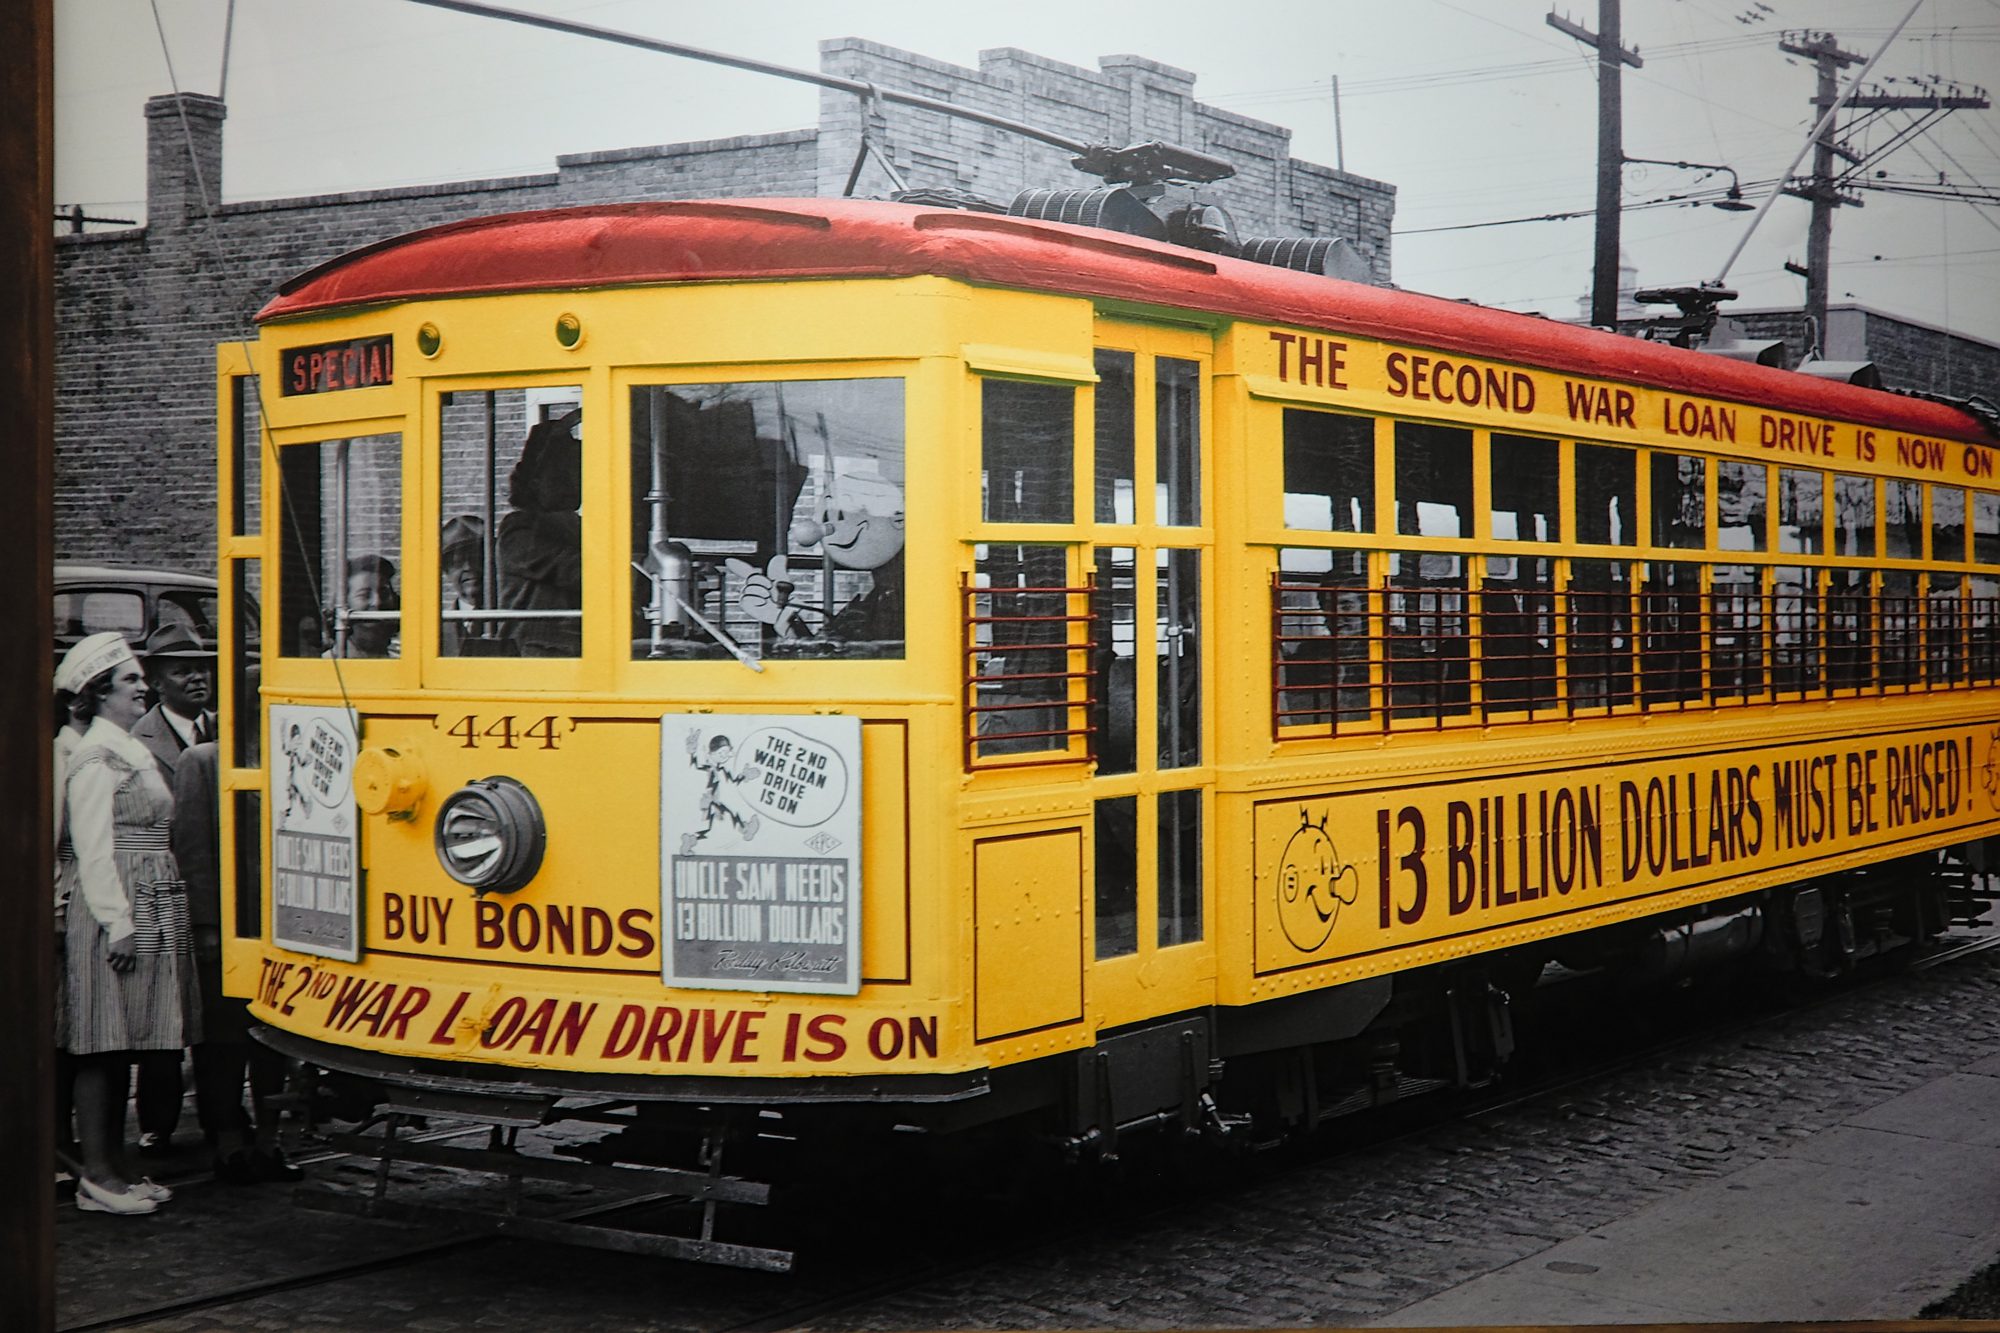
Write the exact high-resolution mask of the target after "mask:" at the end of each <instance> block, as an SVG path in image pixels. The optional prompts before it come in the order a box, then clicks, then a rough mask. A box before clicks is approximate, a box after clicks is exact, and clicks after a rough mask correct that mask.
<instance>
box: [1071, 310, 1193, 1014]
mask: <svg viewBox="0 0 2000 1333" xmlns="http://www.w3.org/2000/svg"><path fill="white" fill-rule="evenodd" d="M1096 344H1097V345H1096V350H1095V360H1096V365H1095V369H1096V371H1097V375H1098V382H1097V385H1096V387H1095V390H1094V406H1093V408H1092V421H1091V427H1092V467H1091V475H1092V478H1093V480H1092V490H1093V494H1092V495H1091V496H1090V497H1089V498H1088V500H1087V501H1085V504H1086V505H1087V508H1086V511H1085V512H1086V515H1087V518H1088V520H1089V526H1088V528H1087V532H1088V535H1089V541H1088V544H1087V545H1086V547H1085V552H1086V555H1085V559H1086V561H1087V565H1086V568H1087V569H1088V570H1089V571H1090V572H1093V573H1094V574H1095V575H1096V586H1097V594H1096V596H1097V614H1098V616H1099V621H1098V629H1097V634H1096V639H1097V644H1098V648H1097V654H1096V655H1097V658H1098V660H1097V663H1096V666H1097V670H1098V673H1099V675H1098V678H1097V680H1096V682H1095V686H1094V689H1093V693H1094V694H1095V696H1096V698H1097V704H1096V706H1095V710H1094V711H1095V716H1094V717H1093V718H1092V722H1093V725H1094V727H1095V731H1096V736H1095V745H1096V749H1097V754H1098V762H1097V765H1096V768H1095V769H1094V771H1093V774H1092V777H1091V778H1090V788H1091V792H1090V796H1091V812H1092V821H1091V822H1092V844H1093V848H1094V852H1093V855H1092V861H1093V863H1094V886H1095V887H1094V896H1093V900H1092V903H1091V908H1090V910H1091V914H1092V922H1091V929H1090V931H1089V932H1088V938H1089V939H1090V941H1091V944H1090V950H1089V952H1090V954H1091V963H1090V983H1089V986H1088V995H1089V997H1090V1008H1091V1011H1092V1017H1093V1019H1094V1021H1095V1023H1096V1025H1097V1026H1098V1027H1099V1028H1100V1029H1102V1028H1108V1027H1115V1026H1117V1025H1119V1024H1122V1023H1129V1022H1134V1021H1137V1020H1140V1019H1144V1018H1149V1017H1153V1016H1156V1015H1159V1014H1165V1013H1174V1012H1177V1011H1179V1010H1183V1009H1189V1008H1194V1007H1196V1006H1199V1005H1204V1004H1208V1003H1211V1002H1212V1001H1213V999H1214V980H1215V948H1214V943H1213V941H1212V939H1211V937H1210V926H1211V922H1212V917H1213V913H1212V899H1211V897H1210V883H1211V881H1212V878H1213V876H1212V873H1211V871H1210V869H1209V867H1210V865H1211V861H1212V858H1211V855H1210V842H1211V838H1210V830H1211V829H1212V828H1213V822H1214V817H1215V816H1214V768H1213V763H1214V757H1213V734H1212V728H1211V725H1210V718H1211V717H1212V716H1213V712H1214V709H1213V707H1212V705H1211V702H1210V696H1211V693H1212V690H1211V686H1210V675H1209V668H1210V664H1211V663H1212V662H1213V660H1214V658H1213V653H1212V651H1211V639H1212V637H1213V636H1212V632H1211V626H1212V616H1211V612H1210V605H1209V589H1210V588H1211V587H1212V585H1213V577H1214V576H1213V572H1212V570H1211V568H1210V566H1211V563H1212V559H1211V557H1212V555H1213V551H1214V542H1213V538H1212V534H1213V531H1214V527H1213V524H1214V514H1213V504H1212V495H1211V492H1210V485H1209V480H1208V479H1209V477H1210V476H1211V475H1212V473H1213V466H1212V464H1211V462H1210V455H1211V452H1212V451H1211V450H1210V448H1209V444H1208V441H1209V424H1208V423H1209V421H1210V417H1211V408H1210V405H1209V398H1210V394H1209V391H1208V386H1209V382H1210V381H1209V367H1210V354H1211V351H1212V348H1213V342H1212V339H1211V338H1210V337H1209V336H1208V335H1207V334H1205V333H1201V332H1196V331H1193V330H1188V329H1180V328H1162V327H1156V326H1149V325H1141V324H1134V323H1127V322H1122V321H1110V320H1100V321H1099V323H1098V326H1097V336H1096Z"/></svg>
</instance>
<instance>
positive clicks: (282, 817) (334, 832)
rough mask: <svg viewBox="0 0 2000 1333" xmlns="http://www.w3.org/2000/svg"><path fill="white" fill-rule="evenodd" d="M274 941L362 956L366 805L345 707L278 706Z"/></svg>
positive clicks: (349, 957)
mask: <svg viewBox="0 0 2000 1333" xmlns="http://www.w3.org/2000/svg"><path fill="white" fill-rule="evenodd" d="M271 743H272V748H273V749H274V750H276V751H277V753H276V755H275V756H274V758H273V761H272V764H271V778H272V782H273V784H274V789H273V790H272V792H271V793H270V794H269V795H268V796H267V797H266V798H265V799H266V801H267V802H268V803H269V805H270V810H271V942H272V943H273V944H276V945H277V946H278V947H279V948H282V949H297V950H298V951H299V952H301V953H312V954H319V955H320V956H321V957H324V958H339V959H342V960H343V961H346V962H349V963H352V962H356V961H358V960H359V959H360V957H361V895H360V894H359V893H358V892H356V887H357V886H356V884H355V875H356V868H357V867H358V866H359V864H360V858H359V856H357V855H356V852H357V849H358V844H359V838H360V812H359V810H358V808H357V807H356V805H355V802H354V751H355V743H354V726H353V723H352V722H351V721H350V720H349V717H348V713H347V710H346V709H345V708H318V707H305V706H301V705H298V704H273V705H272V706H271Z"/></svg>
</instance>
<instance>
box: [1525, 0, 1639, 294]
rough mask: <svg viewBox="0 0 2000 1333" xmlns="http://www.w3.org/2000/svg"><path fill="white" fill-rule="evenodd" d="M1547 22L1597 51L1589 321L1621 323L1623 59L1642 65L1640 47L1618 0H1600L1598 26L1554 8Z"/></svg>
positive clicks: (1623, 132)
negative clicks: (1630, 42) (1633, 45)
mask: <svg viewBox="0 0 2000 1333" xmlns="http://www.w3.org/2000/svg"><path fill="white" fill-rule="evenodd" d="M1547 17H1548V23H1549V26H1550V27H1551V28H1554V29H1555V30H1556V31H1558V32H1564V33H1568V34H1569V35H1570V36H1571V37H1574V38H1576V39H1577V40H1578V41H1579V42H1582V43H1583V44H1584V45H1585V46H1588V47H1592V48H1594V49H1595V50H1596V51H1597V244H1596V247H1595V254H1594V255H1593V258H1592V264H1591V280H1590V322H1591V323H1592V324H1598V325H1602V326H1604V327H1605V328H1613V329H1615V328H1617V327H1618V213H1619V210H1620V209H1621V208H1623V207H1624V202H1623V199H1622V198H1621V195H1622V194H1623V189H1624V174H1625V122H1624V110H1623V106H1624V104H1623V101H1622V93H1621V90H1620V88H1619V77H1618V76H1619V74H1620V72H1621V71H1620V70H1619V68H1618V67H1619V65H1620V64H1621V63H1623V64H1626V65H1630V66H1631V67H1632V68H1634V69H1641V68H1643V67H1644V66H1645V63H1646V62H1645V61H1643V60H1641V59H1639V53H1638V51H1637V50H1631V51H1627V50H1626V49H1625V48H1624V47H1623V46H1621V45H1619V41H1620V34H1619V21H1618V0H1597V31H1596V32H1594V33H1593V32H1592V31H1591V30H1590V29H1588V28H1586V27H1584V26H1583V25H1582V24H1581V23H1574V22H1571V21H1570V20H1569V19H1566V18H1563V17H1560V16H1559V15H1556V14H1550V15H1548V16H1547Z"/></svg>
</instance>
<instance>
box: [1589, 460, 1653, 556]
mask: <svg viewBox="0 0 2000 1333" xmlns="http://www.w3.org/2000/svg"><path fill="white" fill-rule="evenodd" d="M1637 469H1638V461H1637V456H1636V455H1635V454H1634V453H1633V451H1632V450H1630V449H1618V448H1614V447H1612V446H1610V445H1605V444H1578V445H1577V446H1576V539H1577V540H1578V541H1580V542H1586V543H1588V544H1590V545H1592V546H1632V545H1635V544H1637V542H1638V540H1639V524H1638V522H1637V519H1638V513H1639V501H1638V489H1637V483H1636V477H1637Z"/></svg>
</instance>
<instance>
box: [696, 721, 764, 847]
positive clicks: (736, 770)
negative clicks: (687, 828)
mask: <svg viewBox="0 0 2000 1333" xmlns="http://www.w3.org/2000/svg"><path fill="white" fill-rule="evenodd" d="M687 751H688V762H689V763H690V764H692V765H694V767H695V768H696V770H698V771H700V772H702V773H706V774H707V775H708V782H707V785H706V786H704V787H703V788H702V792H701V798H700V806H701V827H700V828H698V829H695V830H694V831H693V832H691V833H683V834H682V835H681V855H682V856H688V855H691V854H692V853H693V851H694V849H695V845H696V844H697V843H699V842H700V841H701V840H702V839H703V838H706V837H707V836H708V835H709V834H710V833H711V832H713V831H714V829H715V823H716V820H717V819H721V820H722V821H723V822H724V823H725V824H727V825H728V826H729V827H731V828H733V829H735V830H736V831H737V832H738V833H740V834H742V835H743V841H745V842H749V841H750V840H751V839H752V838H755V837H756V836H757V827H758V824H759V823H760V820H759V819H758V816H757V811H756V810H755V809H754V808H753V806H752V802H751V794H752V792H753V791H755V789H756V786H757V778H758V774H759V773H760V772H761V771H762V770H761V769H759V768H758V767H757V761H756V760H755V759H754V758H749V757H746V758H745V759H744V760H743V761H742V762H741V763H738V762H737V761H736V743H735V742H734V741H732V740H730V739H729V737H727V736H714V737H711V738H710V740H709V742H708V753H707V755H706V756H704V755H703V754H702V752H701V732H700V731H699V730H696V731H690V732H689V733H688V734H687Z"/></svg>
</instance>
